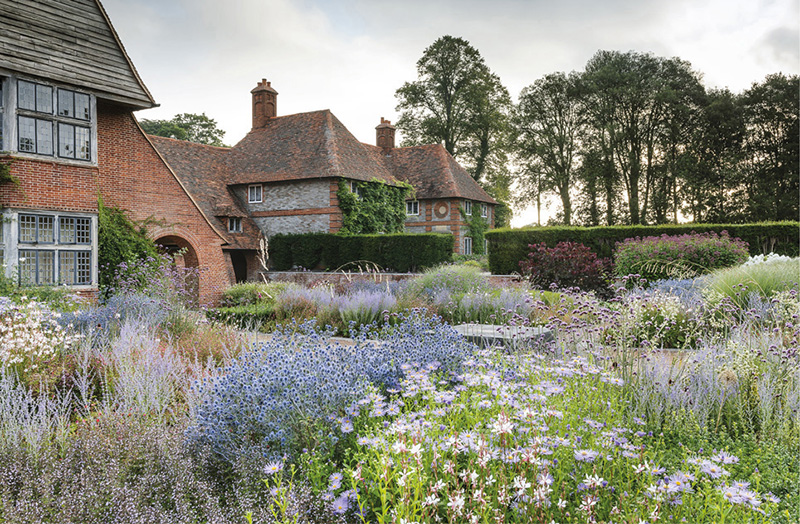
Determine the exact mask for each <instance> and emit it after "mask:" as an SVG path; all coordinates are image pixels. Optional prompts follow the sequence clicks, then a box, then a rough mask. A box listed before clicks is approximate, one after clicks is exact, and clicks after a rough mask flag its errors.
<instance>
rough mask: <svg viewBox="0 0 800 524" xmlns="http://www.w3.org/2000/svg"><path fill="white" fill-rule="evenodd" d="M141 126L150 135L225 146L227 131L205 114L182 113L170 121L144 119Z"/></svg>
mask: <svg viewBox="0 0 800 524" xmlns="http://www.w3.org/2000/svg"><path fill="white" fill-rule="evenodd" d="M139 125H140V126H142V130H144V132H145V133H147V134H148V135H156V136H165V137H167V138H177V139H178V140H188V141H189V142H195V143H197V144H206V145H209V146H224V145H225V144H223V143H222V137H224V136H225V131H223V130H222V129H219V128H218V127H217V121H216V120H214V119H213V118H209V117H207V116H206V114H205V113H201V114H199V115H196V114H193V113H181V114H179V115H175V116H174V117H172V119H170V120H148V119H143V120H142V121H141V122H139Z"/></svg>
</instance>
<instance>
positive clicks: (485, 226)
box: [458, 206, 489, 255]
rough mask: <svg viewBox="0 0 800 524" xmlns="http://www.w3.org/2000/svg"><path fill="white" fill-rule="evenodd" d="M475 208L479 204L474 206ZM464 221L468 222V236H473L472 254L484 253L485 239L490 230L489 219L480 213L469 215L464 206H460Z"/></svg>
mask: <svg viewBox="0 0 800 524" xmlns="http://www.w3.org/2000/svg"><path fill="white" fill-rule="evenodd" d="M472 207H473V209H475V208H476V207H477V206H472ZM458 210H459V212H460V213H461V217H462V218H463V219H464V222H466V223H467V231H468V233H467V236H469V237H470V238H472V254H473V255H484V254H485V246H486V242H485V241H484V238H485V235H486V232H487V231H488V230H489V221H488V220H487V219H485V218H483V217H482V216H480V215H479V214H478V213H475V212H474V211H473V213H472V214H471V215H468V214H467V213H466V212H465V211H464V208H463V207H459V208H458Z"/></svg>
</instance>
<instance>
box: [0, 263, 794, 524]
mask: <svg viewBox="0 0 800 524" xmlns="http://www.w3.org/2000/svg"><path fill="white" fill-rule="evenodd" d="M739 262H744V260H741V261H739ZM798 263H799V262H798V260H797V259H791V260H782V259H776V257H774V256H765V257H763V258H753V259H750V261H749V262H748V263H746V264H744V265H739V266H736V267H733V268H731V269H726V270H720V271H715V272H712V273H710V274H708V275H705V276H701V277H695V278H685V279H682V280H680V279H672V280H660V281H646V280H644V279H643V277H642V276H641V275H631V276H628V277H627V278H625V279H620V280H618V281H616V282H609V290H610V291H609V293H612V292H613V295H611V296H610V297H609V298H608V299H606V298H603V297H599V296H598V295H597V294H595V293H592V292H586V291H585V290H579V289H559V290H558V291H556V292H551V291H546V290H536V289H531V288H530V287H528V286H525V285H522V286H519V287H514V288H506V289H497V288H494V287H492V286H491V285H489V282H488V280H487V279H486V278H485V277H484V276H483V275H481V273H480V272H479V271H478V269H477V268H475V267H461V266H456V267H444V268H439V269H436V270H431V271H429V272H428V273H426V274H425V275H423V276H421V277H419V278H418V279H417V280H413V281H411V282H409V283H406V284H402V285H397V284H392V285H389V284H386V283H381V282H375V283H372V284H363V283H362V284H353V285H349V286H348V285H345V286H340V287H338V288H334V287H330V286H320V287H317V288H313V289H306V288H302V287H299V286H296V285H283V284H281V285H274V284H269V285H253V284H249V285H248V287H246V288H244V287H243V288H242V289H233V290H231V292H230V293H229V294H228V297H229V299H228V300H229V303H228V306H229V307H231V308H242V309H241V311H247V308H251V307H252V308H256V307H257V308H261V309H260V310H259V311H262V312H263V319H265V320H267V322H266V325H267V327H268V328H269V329H270V330H271V332H270V334H269V336H266V338H265V335H264V334H261V333H256V332H253V331H245V330H234V329H232V328H229V327H227V326H225V325H222V324H218V323H216V321H214V320H211V321H209V320H205V319H204V318H203V317H201V316H199V315H198V314H197V312H196V311H194V310H192V309H191V308H190V307H188V306H186V305H185V304H186V301H185V300H180V299H179V297H178V296H174V295H170V296H167V295H165V293H164V291H165V289H167V288H169V287H170V286H166V285H165V286H159V288H158V290H157V293H152V292H151V293H145V294H142V292H141V291H142V290H141V289H140V290H139V292H137V293H134V292H133V287H135V286H134V284H135V282H137V281H139V280H140V279H139V275H138V273H137V272H136V271H134V270H132V269H130V268H129V269H128V270H126V271H127V274H128V275H130V278H128V279H126V280H125V282H126V284H125V285H126V286H129V287H130V288H128V289H127V291H126V292H125V293H117V294H114V295H112V296H111V297H109V299H108V300H107V301H106V302H105V303H104V304H102V305H100V306H97V307H89V306H82V307H81V308H80V309H79V310H78V311H74V312H58V311H55V310H54V309H52V308H51V307H50V306H47V305H45V304H43V303H40V302H36V301H31V300H27V299H21V298H19V297H15V298H14V300H11V299H0V357H1V358H0V478H2V479H3V481H2V482H1V483H0V521H2V522H87V523H95V522H97V523H100V522H103V523H107V522H125V523H127V522H131V523H134V522H135V523H139V522H142V523H144V522H203V523H206V522H207V523H210V522H214V523H217V522H222V523H227V522H241V523H243V522H254V523H261V522H265V523H272V522H276V523H277V522H281V523H284V522H308V523H330V522H341V523H359V522H360V523H364V522H370V523H398V524H399V523H405V524H411V523H428V522H450V523H472V522H475V523H489V522H492V523H494V522H520V523H522V522H526V523H527V522H542V523H553V522H554V523H600V522H603V523H615V524H623V523H624V524H629V523H637V524H638V523H640V522H647V523H656V522H659V523H662V522H663V523H671V522H698V523H748V522H753V523H772V522H777V523H784V524H789V523H792V522H796V521H797V518H798V511H800V510H799V509H798V508H800V486H799V485H798V483H797V478H798V477H800V463H798V458H797V457H798V456H800V356H798V346H799V345H800V342H798V340H799V339H800V300H798V291H799V288H800V284H799V283H798V280H800V278H798V274H800V271H798V270H797V268H798V267H800V266H797V264H798ZM134 269H135V268H134ZM156 270H158V271H164V273H162V276H161V277H160V278H163V279H164V280H158V281H159V282H167V281H168V280H173V281H178V282H186V281H187V279H185V278H182V277H181V278H174V277H175V276H176V275H174V274H172V277H170V274H171V273H167V272H166V270H165V269H164V268H163V267H162V269H160V270H159V269H158V268H156ZM170 271H172V270H171V269H170ZM165 275H166V276H165ZM177 276H178V277H180V275H177ZM683 276H685V275H683ZM146 280H149V279H146ZM725 286H728V287H727V288H726V287H725ZM545 287H546V286H545ZM145 291H146V290H145ZM219 318H225V317H224V315H220V317H219ZM242 318H246V317H242ZM459 322H481V323H488V324H496V325H498V326H503V325H516V326H543V327H547V328H549V329H550V330H551V332H552V333H553V334H554V335H555V336H554V339H553V340H552V341H549V342H532V343H531V344H528V345H526V344H525V343H519V344H515V346H514V349H513V351H512V350H509V349H503V348H489V349H479V348H478V347H476V346H475V345H473V344H471V343H468V342H467V341H466V340H464V339H462V338H461V337H460V336H459V335H458V334H457V333H456V332H455V331H454V330H453V329H452V328H451V326H450V323H459ZM251 327H252V326H251ZM340 336H346V337H347V339H341V338H337V337H340ZM43 377H50V379H48V380H44V378H43ZM54 377H55V378H54ZM87 486H92V488H91V489H89V488H88V487H87Z"/></svg>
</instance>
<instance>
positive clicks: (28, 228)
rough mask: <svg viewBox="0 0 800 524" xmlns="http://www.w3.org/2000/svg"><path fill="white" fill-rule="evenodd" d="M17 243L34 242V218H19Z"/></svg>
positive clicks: (32, 216) (26, 216)
mask: <svg viewBox="0 0 800 524" xmlns="http://www.w3.org/2000/svg"><path fill="white" fill-rule="evenodd" d="M19 241H20V242H29V243H30V242H36V217H35V216H34V215H20V216H19ZM20 256H21V255H20Z"/></svg>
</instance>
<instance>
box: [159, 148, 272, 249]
mask: <svg viewBox="0 0 800 524" xmlns="http://www.w3.org/2000/svg"><path fill="white" fill-rule="evenodd" d="M149 138H150V141H151V142H152V143H153V145H154V146H155V147H156V149H158V152H159V153H161V156H163V157H164V160H166V161H167V163H168V164H169V166H170V168H172V171H173V172H174V173H175V175H176V176H177V177H178V179H180V181H181V183H182V184H183V185H184V187H185V188H186V190H187V191H188V192H189V194H190V195H191V196H192V198H193V199H194V200H195V201H196V202H197V204H198V205H199V206H200V209H201V210H202V212H203V214H205V215H206V217H207V218H208V219H209V220H210V221H211V223H212V224H214V226H215V227H216V228H217V231H219V232H220V233H222V235H223V236H224V237H225V239H226V240H227V242H228V243H229V244H230V245H229V246H226V247H229V248H240V249H257V248H258V241H259V234H258V227H257V226H256V224H255V223H254V222H253V221H252V220H251V219H250V218H249V217H248V215H247V212H246V211H245V209H244V208H243V207H242V205H241V204H240V203H239V201H238V200H237V199H236V198H235V197H234V196H233V195H232V194H231V192H230V191H229V190H228V181H227V180H228V174H227V167H226V162H225V161H226V158H227V156H228V155H229V154H230V149H228V148H226V147H214V146H207V145H202V144H195V143H193V142H187V141H185V140H175V139H174V138H164V137H160V136H152V135H151V136H149ZM227 217H241V218H242V230H243V232H242V233H236V234H231V233H229V232H228V222H227Z"/></svg>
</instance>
